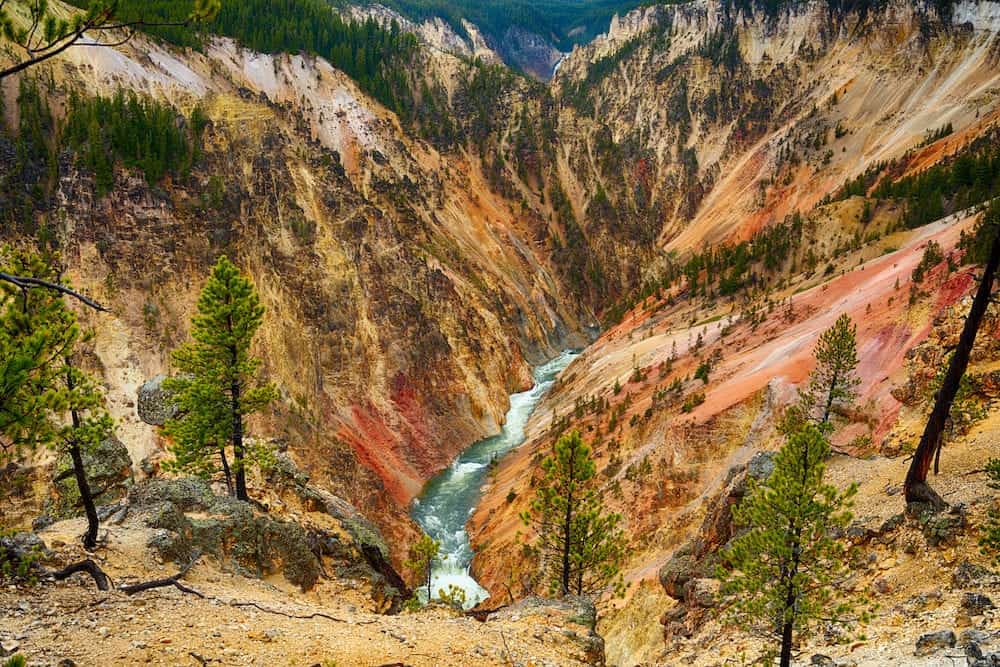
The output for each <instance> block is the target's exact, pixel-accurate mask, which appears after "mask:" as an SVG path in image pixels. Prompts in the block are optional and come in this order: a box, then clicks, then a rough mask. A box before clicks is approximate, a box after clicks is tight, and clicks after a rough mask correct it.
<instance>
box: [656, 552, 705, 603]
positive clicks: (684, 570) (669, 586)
mask: <svg viewBox="0 0 1000 667" xmlns="http://www.w3.org/2000/svg"><path fill="white" fill-rule="evenodd" d="M693 548H694V547H693V545H692V544H691V543H690V542H689V543H687V544H685V545H684V546H682V547H679V548H678V549H677V550H676V551H674V554H673V556H671V557H670V560H668V561H667V562H666V564H665V565H664V566H663V567H661V568H660V585H661V586H663V590H664V591H665V592H666V594H667V595H669V596H670V597H672V598H673V599H675V600H683V599H684V592H685V589H686V587H687V584H688V582H689V581H691V579H692V578H694V576H695V572H696V565H695V561H694V556H693V555H692V551H693Z"/></svg>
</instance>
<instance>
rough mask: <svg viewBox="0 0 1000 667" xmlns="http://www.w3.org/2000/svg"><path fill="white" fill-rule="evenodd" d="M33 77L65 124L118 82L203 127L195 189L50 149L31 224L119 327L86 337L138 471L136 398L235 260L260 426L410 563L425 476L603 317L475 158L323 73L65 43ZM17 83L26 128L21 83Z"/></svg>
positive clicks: (286, 59) (251, 60)
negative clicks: (248, 302)
mask: <svg viewBox="0 0 1000 667" xmlns="http://www.w3.org/2000/svg"><path fill="white" fill-rule="evenodd" d="M441 57H443V56H441ZM42 77H44V79H45V81H46V83H45V84H43V85H44V86H45V88H46V93H47V95H46V98H47V104H48V105H49V106H50V107H51V108H52V109H53V113H54V115H55V116H56V117H57V118H58V117H59V115H60V113H61V111H62V109H63V108H64V106H65V105H66V102H67V98H68V96H69V94H70V92H71V91H87V92H88V94H104V95H107V96H110V95H113V94H114V93H115V92H116V91H118V90H119V89H122V88H124V89H126V90H133V91H137V92H140V93H143V94H146V95H150V96H153V97H154V98H157V99H161V100H165V101H167V102H169V103H170V104H172V105H175V106H176V107H177V108H178V109H179V110H182V111H187V112H189V111H190V110H191V109H192V108H193V107H194V106H195V105H198V106H199V109H201V110H202V111H203V112H204V114H205V115H206V116H207V122H208V124H207V129H206V130H205V133H204V135H203V144H204V147H203V156H202V157H201V159H200V161H199V162H198V163H197V164H196V165H195V167H194V168H193V170H192V172H191V174H190V175H189V176H186V177H174V178H170V177H168V178H167V179H166V180H165V181H163V182H160V183H157V184H155V185H150V184H148V183H147V182H146V180H145V179H143V178H142V177H141V175H138V174H134V173H128V172H126V171H124V170H122V169H120V168H119V170H118V172H119V173H118V174H117V177H116V183H115V186H114V187H113V188H112V189H111V191H110V192H109V193H107V194H105V195H99V194H98V192H97V188H96V186H95V182H94V178H93V175H92V174H90V173H88V171H87V170H86V169H85V168H82V167H81V166H80V165H79V163H78V162H77V161H76V160H74V159H73V158H72V157H71V156H67V153H65V152H62V149H60V148H59V147H58V146H54V147H53V148H52V150H53V152H56V151H59V154H58V157H59V168H58V177H57V179H55V181H54V182H53V183H51V185H50V187H51V198H50V200H49V203H48V204H47V205H42V206H40V207H39V210H37V211H36V212H35V213H33V214H32V215H31V216H30V218H31V219H30V221H26V222H25V223H24V227H23V229H25V230H27V229H30V228H39V227H42V228H48V229H49V230H50V232H51V233H52V234H53V235H54V236H55V237H56V238H57V239H58V240H59V244H60V249H61V252H62V253H63V256H64V259H65V262H66V264H67V269H68V272H67V275H68V276H69V277H71V278H72V280H73V281H74V283H76V284H77V285H78V286H80V287H81V288H82V289H84V290H86V291H87V292H88V293H91V294H93V295H94V296H95V297H96V298H99V299H101V300H102V301H103V302H105V303H106V304H107V305H108V306H109V307H110V308H111V310H112V312H113V315H111V316H90V319H89V320H88V322H89V324H90V325H91V326H93V327H94V328H95V330H96V332H97V339H96V341H95V344H94V347H95V354H96V358H97V359H98V361H99V364H100V367H101V368H102V369H103V374H104V379H105V381H106V382H107V384H108V387H109V396H110V401H111V404H112V411H113V414H114V416H115V417H116V418H117V419H118V421H119V423H120V437H121V439H122V440H123V441H124V442H125V443H126V444H127V446H128V447H129V449H130V452H131V454H132V456H133V459H134V461H135V463H136V464H138V463H139V462H140V461H141V460H143V459H145V458H147V457H152V459H153V460H156V459H158V458H161V457H162V455H163V450H162V445H163V443H162V441H160V440H159V438H158V436H157V434H156V431H155V429H153V428H151V427H149V426H147V425H145V424H143V423H141V422H140V421H139V419H138V418H137V416H136V413H135V397H136V394H137V391H138V389H139V387H140V385H141V384H142V383H143V382H144V381H145V380H147V379H149V378H151V377H153V376H155V375H157V374H159V373H163V372H169V371H170V368H169V353H170V350H171V349H173V348H174V347H175V346H176V345H178V344H179V343H180V342H182V341H183V339H184V337H185V335H186V328H187V324H186V323H187V322H188V320H189V318H190V314H191V312H192V310H193V302H194V299H195V296H196V295H197V291H198V290H199V289H200V287H201V285H202V282H203V280H204V278H205V276H206V275H207V271H208V268H209V267H210V266H211V263H212V262H213V261H214V258H215V257H216V256H217V255H218V254H220V253H223V252H225V253H228V254H230V255H232V256H233V258H234V260H236V261H237V262H238V263H239V264H240V265H241V266H243V267H244V268H245V269H246V270H248V271H249V272H250V274H251V275H252V276H253V279H254V281H255V283H256V284H257V287H258V289H259V290H260V291H261V293H262V298H263V302H264V305H265V306H266V308H267V316H266V318H265V322H264V327H263V334H262V344H261V346H260V348H261V353H262V354H263V356H264V359H265V365H266V369H267V373H268V374H269V375H271V376H272V377H273V378H274V379H275V381H276V382H277V383H278V385H279V386H280V387H281V391H282V396H283V400H282V401H281V407H280V408H278V409H276V410H275V411H274V413H273V414H270V415H268V416H267V417H266V419H264V420H262V421H263V423H261V424H259V425H258V426H257V427H256V428H255V429H254V432H255V433H256V434H257V435H258V436H259V437H263V438H268V439H271V440H275V441H277V442H278V443H279V444H280V446H282V447H286V446H287V447H288V448H289V449H290V450H291V451H292V453H293V454H294V455H295V456H296V457H297V459H298V460H299V462H300V463H301V464H302V465H303V467H306V468H308V469H309V470H310V472H311V473H312V474H314V475H315V476H317V478H319V479H325V480H326V483H327V485H328V486H329V487H330V488H335V489H337V490H338V493H341V494H343V495H345V496H346V497H348V498H349V499H350V500H352V501H353V502H354V503H355V504H357V505H358V506H360V507H364V508H365V510H366V511H367V512H369V513H370V514H371V515H373V516H374V517H377V518H378V519H379V521H380V523H382V525H383V528H385V529H386V530H387V531H388V532H389V533H390V534H391V535H393V539H392V540H391V542H392V544H393V546H394V548H395V549H396V550H397V553H401V552H402V551H403V550H404V548H405V545H406V543H407V542H408V539H409V537H408V536H410V535H412V534H413V531H412V528H411V527H410V526H411V524H410V523H409V520H408V518H406V515H405V511H406V506H407V504H408V502H409V501H410V500H411V499H412V498H413V496H414V495H415V494H416V493H417V492H418V491H419V490H420V488H421V486H422V485H423V482H424V481H425V480H426V479H428V478H429V477H430V476H431V475H432V474H433V473H434V472H435V471H436V470H438V469H440V468H441V467H443V466H444V465H446V464H447V463H448V462H449V461H450V460H451V458H452V457H453V456H454V455H455V454H457V453H458V452H459V451H461V449H462V448H463V447H465V446H467V445H468V444H470V443H471V442H473V441H475V440H476V439H479V438H481V437H483V436H485V435H488V434H490V433H492V432H495V431H496V430H497V428H498V424H499V423H500V421H501V420H502V419H503V415H504V413H505V412H506V407H507V395H508V394H509V393H510V392H512V391H514V390H517V389H523V388H526V386H527V385H528V384H529V383H530V382H531V375H530V372H529V371H530V367H529V364H530V363H532V362H538V361H540V360H542V359H544V358H547V357H548V356H551V355H553V354H554V353H555V352H557V351H558V350H559V349H562V348H563V347H566V346H568V345H581V344H583V343H584V342H585V339H584V338H583V337H582V336H581V335H580V334H579V333H578V332H579V331H580V324H579V322H580V321H581V318H584V319H585V321H588V322H589V320H590V319H591V317H590V316H588V315H587V314H586V311H585V310H581V309H579V308H576V307H573V306H570V307H567V306H566V305H565V304H572V302H573V299H572V298H570V297H569V295H568V294H567V293H565V291H564V290H565V288H564V287H563V285H562V284H561V283H560V281H559V280H557V279H556V278H554V277H553V270H552V265H551V262H550V260H549V258H548V257H547V256H546V253H545V252H543V251H540V250H539V249H538V247H537V245H536V244H535V243H533V242H532V238H531V234H530V233H529V230H526V229H525V228H524V225H523V223H522V222H521V220H520V219H519V218H518V217H517V216H516V215H515V213H514V210H513V207H512V205H511V204H510V202H508V201H506V200H505V199H503V198H502V197H499V196H497V195H495V194H493V193H492V192H490V190H489V188H488V187H486V186H485V184H484V183H483V178H482V175H481V174H480V172H479V169H478V165H477V161H476V159H475V158H474V157H473V156H469V155H466V154H463V153H459V152H456V153H453V154H450V155H446V156H444V155H442V154H440V153H438V152H437V151H436V150H434V149H433V148H432V147H431V146H430V145H428V144H426V143H425V142H422V141H420V140H417V139H414V138H411V137H409V136H408V135H407V134H406V133H405V132H403V131H402V130H401V128H400V126H399V124H398V122H397V120H396V119H395V117H394V115H393V114H391V113H389V112H387V111H385V110H384V109H383V108H381V107H380V105H378V104H377V103H376V102H374V101H372V100H371V99H370V98H368V97H367V96H365V95H364V94H363V93H362V92H360V90H359V89H358V88H357V86H356V85H355V84H354V83H353V82H352V81H351V80H350V79H348V78H347V77H346V76H344V75H343V74H342V73H340V72H339V71H337V70H335V69H334V68H332V67H331V66H330V65H329V64H327V63H326V62H325V61H323V60H322V59H319V58H315V57H308V56H284V55H279V56H270V55H263V54H259V53H254V52H250V51H247V50H245V49H243V48H241V47H239V46H238V45H236V44H235V43H233V42H232V41H229V40H216V41H213V42H212V43H211V44H210V45H209V46H208V48H206V49H205V50H204V52H203V53H196V52H192V51H179V50H176V49H172V48H169V47H166V46H164V45H161V44H157V43H154V42H151V41H149V40H147V39H144V38H137V39H135V40H133V41H132V42H131V43H130V44H129V45H127V46H126V47H123V48H120V49H117V50H110V49H86V48H78V49H71V50H70V51H68V52H67V53H66V55H65V56H64V57H63V58H62V59H60V60H59V61H58V62H57V63H56V65H54V66H53V67H52V68H51V69H49V70H48V71H46V72H44V74H42V75H40V78H42ZM49 77H51V78H49ZM4 84H5V85H4V92H5V98H6V100H7V104H6V105H5V106H6V109H7V113H8V116H9V121H10V124H11V125H13V126H16V125H17V120H18V118H17V115H18V111H19V108H18V102H17V99H18V92H17V91H18V82H16V81H5V82H4ZM57 122H58V121H57ZM5 232H6V235H7V236H8V238H16V237H17V234H18V232H19V230H18V229H16V228H15V229H7V230H5ZM12 233H13V235H14V236H13V237H11V234H12Z"/></svg>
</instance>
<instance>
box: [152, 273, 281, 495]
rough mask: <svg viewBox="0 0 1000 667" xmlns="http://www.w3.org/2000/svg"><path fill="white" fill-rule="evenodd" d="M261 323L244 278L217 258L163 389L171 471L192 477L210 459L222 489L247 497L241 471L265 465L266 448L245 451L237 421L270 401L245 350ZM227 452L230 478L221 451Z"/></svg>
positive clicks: (269, 390) (207, 467)
mask: <svg viewBox="0 0 1000 667" xmlns="http://www.w3.org/2000/svg"><path fill="white" fill-rule="evenodd" d="M263 318H264V307H263V306H262V305H260V298H259V297H258V296H257V292H256V290H255V289H254V286H253V284H252V283H251V282H250V280H249V279H247V278H246V277H244V276H243V275H242V274H241V273H240V271H239V269H237V268H236V267H235V266H234V265H233V263H232V262H230V261H229V259H228V258H227V257H225V256H222V257H220V258H219V260H218V262H217V263H216V264H215V267H214V268H213V269H212V274H211V276H210V277H209V279H208V282H207V283H206V284H205V287H204V288H203V289H202V292H201V296H200V297H199V298H198V312H197V314H196V315H195V316H194V319H193V320H192V323H191V337H192V338H193V340H192V341H191V342H188V343H185V344H184V345H183V346H181V347H180V348H178V349H177V350H176V351H175V352H174V354H173V360H174V366H175V368H176V369H177V371H178V374H177V375H176V376H175V377H172V378H168V379H167V380H165V381H164V383H163V388H164V389H165V390H166V391H168V392H170V393H172V394H174V396H175V397H176V400H177V404H178V407H179V408H180V415H179V416H178V417H177V418H176V419H173V420H171V421H170V422H168V423H167V426H166V433H167V434H168V435H170V436H171V437H173V439H174V442H173V444H172V445H171V447H170V451H171V452H172V453H173V455H174V461H173V463H172V465H173V467H175V468H176V469H181V470H185V471H187V472H192V473H195V474H200V475H211V474H214V473H215V471H216V470H217V468H216V467H215V460H216V457H218V460H219V462H220V463H221V465H222V468H223V472H224V473H225V476H226V482H227V485H228V486H229V489H230V492H231V493H234V495H235V496H236V497H237V498H239V499H240V500H249V496H248V495H247V487H246V468H247V466H249V465H256V466H258V467H267V466H268V464H269V463H270V451H269V450H268V449H266V448H264V447H261V446H251V447H248V446H247V444H246V442H245V437H246V436H245V433H244V419H245V418H246V417H247V416H249V415H252V414H255V413H257V412H261V411H262V410H264V409H265V408H267V406H268V405H270V404H271V403H272V402H273V401H274V400H275V399H276V398H277V397H278V393H277V390H276V389H275V388H274V386H273V385H271V384H268V383H265V382H264V381H263V380H262V379H261V377H260V367H261V361H260V359H258V358H256V357H254V356H253V355H252V354H251V352H250V347H251V344H252V343H253V338H254V335H255V334H256V333H257V329H258V328H260V325H261V322H262V321H263ZM227 446H228V447H230V448H231V449H232V453H233V465H232V473H233V474H234V475H235V485H234V484H233V480H232V478H231V475H230V470H229V464H228V460H227V458H226V447H227Z"/></svg>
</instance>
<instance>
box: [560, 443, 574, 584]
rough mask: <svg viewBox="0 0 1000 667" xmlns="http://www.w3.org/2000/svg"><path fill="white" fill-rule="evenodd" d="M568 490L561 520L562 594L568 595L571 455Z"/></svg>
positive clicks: (571, 506) (571, 509)
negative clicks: (563, 517) (563, 516)
mask: <svg viewBox="0 0 1000 667" xmlns="http://www.w3.org/2000/svg"><path fill="white" fill-rule="evenodd" d="M569 466H570V468H569V479H570V487H569V492H568V493H567V494H566V517H565V519H564V521H563V548H562V590H561V593H562V594H563V595H569V577H570V558H569V557H570V550H571V548H572V542H571V539H572V537H573V487H572V484H573V457H570V460H569Z"/></svg>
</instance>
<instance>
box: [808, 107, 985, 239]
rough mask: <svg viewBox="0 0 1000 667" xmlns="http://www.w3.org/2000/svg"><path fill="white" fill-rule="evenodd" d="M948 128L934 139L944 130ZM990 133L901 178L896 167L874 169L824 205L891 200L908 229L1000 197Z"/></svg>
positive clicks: (846, 186) (894, 163)
mask: <svg viewBox="0 0 1000 667" xmlns="http://www.w3.org/2000/svg"><path fill="white" fill-rule="evenodd" d="M948 129H949V128H948V126H945V127H944V128H943V129H940V130H938V131H936V132H935V133H933V134H934V135H935V136H936V135H938V134H940V133H941V132H943V131H945V130H948ZM998 138H1000V137H998V133H997V132H996V131H994V132H990V133H988V134H986V135H984V136H982V137H980V138H978V139H977V140H975V141H973V142H971V143H970V144H969V145H968V146H965V147H963V148H962V149H961V150H960V151H959V152H958V153H956V154H955V155H954V156H952V157H950V158H948V159H945V160H942V161H941V162H939V163H938V164H935V165H934V166H932V167H930V168H928V169H925V170H924V171H921V172H920V173H917V174H913V175H910V176H905V177H901V178H899V177H897V174H898V172H899V170H900V169H902V165H901V164H900V163H896V162H891V163H885V162H882V163H878V164H875V165H873V166H872V167H870V168H869V169H868V170H867V171H865V173H864V174H862V175H860V176H858V177H857V178H855V179H854V180H851V181H849V182H848V183H846V184H845V185H844V187H843V188H842V189H841V190H840V192H839V193H838V194H837V195H836V196H835V197H832V198H831V199H829V200H827V201H839V200H842V199H846V198H848V197H852V196H870V197H871V198H873V199H875V200H876V201H878V200H885V199H895V200H900V201H902V202H903V203H904V204H905V206H906V211H905V213H904V214H903V224H904V225H905V226H906V227H908V228H910V229H912V228H915V227H920V226H922V225H926V224H928V223H930V222H934V221H935V220H939V219H941V218H943V217H944V216H946V215H949V214H951V213H954V212H956V211H961V210H963V209H966V208H968V207H970V206H975V205H977V204H981V203H983V202H986V201H988V200H990V199H993V198H994V197H997V196H1000V143H998V141H997V140H998Z"/></svg>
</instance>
